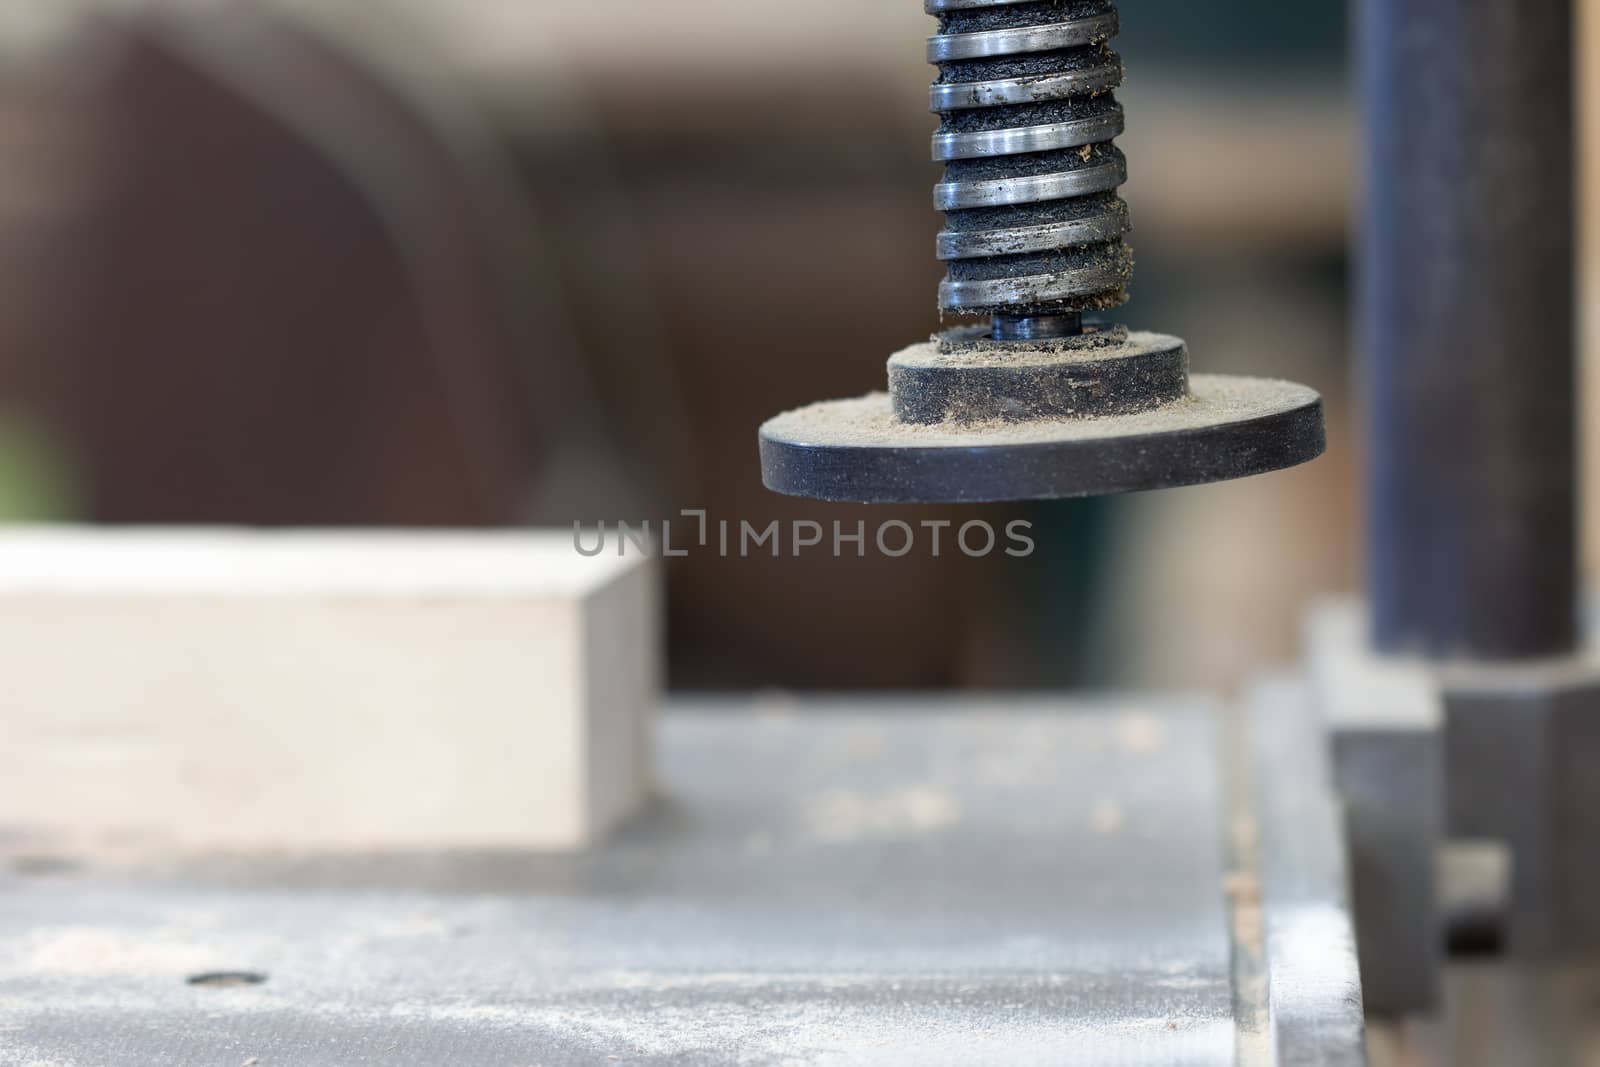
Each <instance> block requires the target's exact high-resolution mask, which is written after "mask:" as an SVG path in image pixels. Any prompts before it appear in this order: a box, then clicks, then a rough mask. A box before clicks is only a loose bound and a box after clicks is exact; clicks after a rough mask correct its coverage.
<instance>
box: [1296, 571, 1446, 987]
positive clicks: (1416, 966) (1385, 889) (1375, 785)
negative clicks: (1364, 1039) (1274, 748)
mask: <svg viewBox="0 0 1600 1067" xmlns="http://www.w3.org/2000/svg"><path fill="white" fill-rule="evenodd" d="M1307 636H1308V641H1307V645H1308V649H1309V655H1308V658H1309V665H1310V674H1311V679H1312V687H1313V692H1314V694H1315V699H1316V701H1317V705H1318V710H1319V711H1320V713H1321V715H1322V717H1323V721H1324V723H1325V725H1326V727H1327V730H1328V743H1329V746H1330V749H1331V754H1332V773H1333V779H1334V784H1335V786H1336V787H1337V789H1338V792H1339V794H1340V795H1341V797H1342V798H1343V801H1344V805H1345V827H1346V834H1347V839H1348V847H1349V850H1350V866H1351V896H1352V899H1353V903H1354V910H1355V915H1356V929H1357V941H1358V943H1359V945H1360V953H1361V980H1362V985H1363V988H1364V989H1365V992H1366V1000H1367V1005H1368V1007H1369V1008H1371V1009H1372V1010H1374V1011H1378V1012H1397V1013H1404V1012H1416V1011H1425V1010H1428V1009H1430V1008H1432V1007H1434V1006H1435V1005H1436V1004H1437V1002H1438V997H1439V971H1440V964H1441V956H1442V951H1441V945H1442V937H1443V934H1442V922H1441V919H1440V915H1439V907H1438V874H1437V857H1438V851H1439V845H1440V843H1441V839H1442V836H1443V826H1444V811H1443V809H1444V772H1443V767H1442V763H1443V759H1442V751H1441V749H1442V745H1441V740H1440V735H1441V726H1442V723H1443V701H1442V698H1441V696H1440V693H1439V687H1438V684H1437V682H1436V680H1435V678H1434V675H1433V672H1432V670H1431V669H1430V668H1428V667H1427V666H1426V665H1425V664H1422V663H1420V662H1417V661H1412V660H1402V659H1395V658H1392V657H1383V656H1378V655H1375V654H1373V653H1372V652H1370V651H1368V643H1367V634H1366V623H1365V618H1364V616H1363V613H1362V610H1361V606H1360V604H1359V602H1356V601H1341V602H1331V603H1328V604H1324V605H1321V606H1319V607H1318V608H1316V609H1315V610H1314V611H1313V612H1312V614H1311V617H1310V619H1309V622H1308V626H1307Z"/></svg>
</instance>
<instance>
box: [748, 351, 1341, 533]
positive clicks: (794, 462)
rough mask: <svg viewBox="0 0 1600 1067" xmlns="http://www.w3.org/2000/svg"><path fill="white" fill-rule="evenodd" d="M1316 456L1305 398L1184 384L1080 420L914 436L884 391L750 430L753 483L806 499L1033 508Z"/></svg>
mask: <svg viewBox="0 0 1600 1067" xmlns="http://www.w3.org/2000/svg"><path fill="white" fill-rule="evenodd" d="M1325 447H1326V439H1325V436H1324V430H1323V423H1322V398H1321V397H1320V396H1318V395H1317V393H1316V392H1315V391H1314V390H1312V389H1308V388H1306V387H1305V386H1303V385H1296V384H1294V383H1292V382H1283V381H1275V380H1270V379H1263V378H1236V377H1224V376H1220V375H1210V374H1197V375H1194V376H1193V377H1192V378H1191V379H1190V395H1189V396H1188V397H1186V398H1184V399H1182V400H1179V401H1177V402H1175V403H1172V404H1168V405H1165V406H1163V407H1160V408H1155V409H1152V410H1149V411H1143V412H1138V413H1135V414H1130V415H1117V416H1108V417H1104V418H1094V419H1083V418H1079V419H1054V420H1029V421H1022V422H999V421H995V422H986V423H977V424H973V423H959V422H945V423H939V424H935V425H918V424H914V423H903V422H900V421H898V420H896V419H895V417H894V412H893V409H892V406H891V403H890V399H889V395H888V394H887V393H873V394H871V395H869V396H864V397H860V398H858V399H855V400H834V401H828V402H826V403H822V404H813V405H812V406H810V407H806V408H801V409H799V410H798V411H791V412H788V413H786V414H783V415H779V416H778V417H777V418H774V419H772V420H770V421H768V422H767V423H766V424H765V425H764V426H762V427H761V477H762V481H763V482H765V483H766V486H767V488H769V489H772V490H774V491H776V492H779V493H786V494H788V495H790V496H804V497H812V498H815V499H818V500H838V501H858V502H861V503H883V504H888V503H978V502H982V501H1000V500H1043V499H1055V498H1062V497H1083V496H1103V495H1107V494H1111V493H1130V492H1138V491H1141V490H1146V489H1169V488H1174V487H1177V486H1182V485H1199V484H1202V483H1205V482H1220V481H1227V480H1229V479H1232V478H1244V477H1247V476H1249V475H1252V474H1264V473H1266V472H1267V471H1274V470H1280V469H1282V468H1284V467H1292V466H1294V465H1296V464H1298V463H1304V462H1306V461H1307V460H1312V459H1315V458H1316V457H1317V456H1319V455H1321V454H1322V451H1323V449H1324V448H1325Z"/></svg>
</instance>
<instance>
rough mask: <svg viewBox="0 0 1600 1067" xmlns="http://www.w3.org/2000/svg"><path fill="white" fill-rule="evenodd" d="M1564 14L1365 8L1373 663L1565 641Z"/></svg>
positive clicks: (1568, 409)
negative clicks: (1383, 656)
mask: <svg viewBox="0 0 1600 1067" xmlns="http://www.w3.org/2000/svg"><path fill="white" fill-rule="evenodd" d="M1572 21H1573V20H1572V7H1571V0H1362V2H1361V9H1360V15H1359V29H1358V35H1357V36H1358V46H1359V53H1360V62H1361V65H1362V66H1361V81H1362V86H1361V87H1362V90H1363V106H1364V111H1365V122H1366V138H1367V162H1366V182H1365V196H1366V206H1365V222H1364V227H1363V233H1362V241H1361V256H1360V271H1361V277H1360V285H1359V307H1360V311H1359V327H1360V329H1359V335H1360V342H1359V343H1360V344H1361V345H1362V348H1363V357H1364V360H1363V364H1362V373H1363V382H1362V386H1363V391H1364V394H1365V400H1366V411H1367V418H1368V428H1367V429H1368V433H1367V447H1368V465H1369V484H1370V490H1369V491H1370V501H1369V505H1370V510H1369V517H1368V523H1369V529H1368V552H1369V559H1368V594H1369V597H1370V602H1371V604H1372V611H1373V631H1374V636H1375V640H1376V642H1377V644H1378V646H1379V647H1380V648H1382V649H1383V650H1385V651H1420V652H1425V653H1427V654H1429V655H1431V656H1435V657H1439V658H1465V657H1472V658H1478V659H1488V660H1496V659H1517V658H1525V657H1533V656H1540V655H1546V654H1554V653H1560V652H1564V651H1566V650H1568V649H1570V648H1571V647H1572V646H1573V645H1574V643H1575V641H1576V633H1577V622H1576V617H1577V587H1578V577H1577V573H1578V565H1577V559H1578V548H1577V516H1576V507H1575V490H1576V481H1575V467H1576V447H1577V443H1576V440H1575V437H1576V427H1575V408H1576V398H1575V395H1574V394H1575V390H1576V361H1575V352H1574V343H1575V339H1574V292H1573V289H1574V285H1573V256H1574V191H1573V186H1574V176H1573V170H1574V159H1573V85H1572V67H1573V63H1572V48H1573V39H1572Z"/></svg>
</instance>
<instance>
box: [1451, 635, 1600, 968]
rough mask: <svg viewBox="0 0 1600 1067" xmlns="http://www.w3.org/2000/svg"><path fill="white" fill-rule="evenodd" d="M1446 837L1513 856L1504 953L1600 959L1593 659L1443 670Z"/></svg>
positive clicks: (1597, 670) (1599, 696) (1596, 676)
mask: <svg viewBox="0 0 1600 1067" xmlns="http://www.w3.org/2000/svg"><path fill="white" fill-rule="evenodd" d="M1442 681H1443V685H1444V694H1445V711H1446V726H1445V734H1444V739H1445V757H1446V763H1447V766H1448V782H1447V796H1448V813H1449V832H1450V834H1451V836H1452V837H1458V838H1473V839H1489V840H1498V841H1503V842H1505V843H1506V844H1507V845H1508V846H1509V848H1510V851H1511V899H1510V905H1509V906H1510V911H1509V915H1508V916H1507V932H1506V936H1507V940H1508V947H1509V948H1510V951H1511V952H1512V953H1513V954H1514V955H1518V956H1536V957H1542V956H1568V955H1574V954H1579V955H1587V954H1590V953H1593V952H1595V951H1597V950H1600V773H1597V769H1600V662H1594V661H1592V660H1589V659H1568V660H1561V661H1555V662H1551V663H1545V664H1533V665H1526V666H1522V665H1518V666H1502V667H1471V668H1452V669H1449V670H1446V671H1444V672H1443V673H1442Z"/></svg>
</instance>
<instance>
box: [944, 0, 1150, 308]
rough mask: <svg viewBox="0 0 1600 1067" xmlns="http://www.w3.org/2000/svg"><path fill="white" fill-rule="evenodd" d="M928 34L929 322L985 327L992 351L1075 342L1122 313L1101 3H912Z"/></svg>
mask: <svg viewBox="0 0 1600 1067" xmlns="http://www.w3.org/2000/svg"><path fill="white" fill-rule="evenodd" d="M925 7H926V10H927V11H928V13H929V14H931V15H936V16H938V19H939V33H938V34H937V35H935V36H933V37H931V38H929V40H928V60H929V62H931V63H935V64H937V65H938V67H939V77H938V79H937V80H936V81H935V82H934V85H933V91H932V97H931V102H932V108H933V110H934V111H935V112H936V113H938V114H939V116H940V118H941V122H940V126H939V130H938V132H937V133H936V134H934V138H933V157H934V159H935V160H936V161H938V162H942V163H944V164H945V173H944V180H943V181H942V182H941V183H940V184H939V185H937V186H936V187H935V188H934V206H935V207H936V208H938V210H940V211H942V212H944V213H945V219H946V223H945V229H944V232H942V233H941V234H940V235H939V241H938V254H939V258H940V259H941V260H944V261H945V262H946V263H947V264H948V268H947V274H946V277H945V280H944V283H943V284H942V285H940V287H939V308H940V311H941V312H946V311H948V312H951V313H954V314H960V315H991V316H993V317H994V322H995V326H994V335H995V337H997V338H1000V339H1031V338H1038V337H1049V336H1061V335H1064V334H1071V333H1077V332H1078V331H1079V329H1080V328H1081V327H1080V323H1081V315H1082V313H1083V312H1085V311H1097V310H1105V309H1108V308H1114V307H1119V306H1121V305H1122V304H1123V303H1125V302H1126V301H1127V285H1128V281H1129V279H1130V277H1131V276H1132V272H1133V256H1132V253H1131V251H1130V250H1129V249H1128V247H1127V245H1126V244H1125V243H1124V242H1123V237H1124V235H1125V234H1126V233H1127V232H1128V230H1129V229H1130V224H1129V219H1128V206H1127V204H1125V203H1123V201H1122V199H1121V197H1119V196H1118V195H1117V190H1118V189H1119V188H1120V187H1121V186H1122V184H1123V183H1124V182H1125V181H1126V180H1127V176H1128V170H1127V161H1126V160H1125V159H1124V158H1123V155H1122V153H1121V152H1120V151H1119V150H1118V149H1117V148H1116V146H1115V145H1113V144H1112V140H1113V139H1114V138H1115V137H1116V136H1117V135H1118V134H1120V133H1121V132H1122V128H1123V119H1122V107H1121V106H1120V105H1119V104H1118V103H1117V101H1116V98H1115V96H1114V95H1113V91H1114V90H1115V89H1116V88H1117V87H1118V86H1120V85H1121V84H1122V79H1123V68H1122V60H1121V59H1120V58H1119V57H1118V56H1117V54H1116V53H1115V52H1113V51H1112V50H1111V49H1110V48H1109V47H1108V46H1107V42H1108V41H1109V40H1110V39H1111V38H1112V37H1114V36H1115V35H1116V33H1117V29H1118V17H1117V10H1116V5H1115V4H1114V3H1112V2H1111V0H926V3H925Z"/></svg>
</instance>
